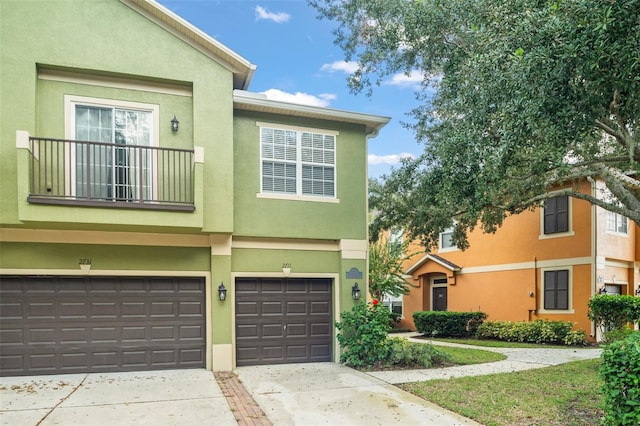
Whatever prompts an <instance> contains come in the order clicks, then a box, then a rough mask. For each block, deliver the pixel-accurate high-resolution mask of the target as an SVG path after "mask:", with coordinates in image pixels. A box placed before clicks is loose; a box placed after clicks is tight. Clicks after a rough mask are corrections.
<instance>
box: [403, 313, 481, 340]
mask: <svg viewBox="0 0 640 426" xmlns="http://www.w3.org/2000/svg"><path fill="white" fill-rule="evenodd" d="M485 319H487V314H485V313H484V312H447V311H420V312H414V313H413V322H414V324H415V325H416V330H417V331H418V332H420V333H422V334H424V335H425V336H433V337H471V336H473V335H475V334H476V330H477V329H478V326H479V325H480V324H482V321H484V320H485Z"/></svg>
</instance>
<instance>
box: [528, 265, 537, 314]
mask: <svg viewBox="0 0 640 426" xmlns="http://www.w3.org/2000/svg"><path fill="white" fill-rule="evenodd" d="M530 296H532V297H533V303H534V308H533V309H529V322H531V321H532V320H533V317H532V314H536V315H537V314H538V258H537V257H536V256H533V293H531V294H530Z"/></svg>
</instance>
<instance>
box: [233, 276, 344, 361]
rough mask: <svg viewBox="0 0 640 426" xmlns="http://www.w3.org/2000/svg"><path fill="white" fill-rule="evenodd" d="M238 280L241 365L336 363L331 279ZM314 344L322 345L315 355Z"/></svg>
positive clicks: (237, 315) (237, 331) (239, 353)
mask: <svg viewBox="0 0 640 426" xmlns="http://www.w3.org/2000/svg"><path fill="white" fill-rule="evenodd" d="M276 282H277V283H276ZM235 284H236V362H237V365H239V366H241V365H255V364H271V363H287V362H315V361H331V357H332V352H331V347H332V339H333V334H332V321H333V320H332V311H331V297H332V296H331V294H332V293H331V287H332V281H331V280H329V279H304V278H295V279H272V278H269V279H260V278H238V279H236V283H235ZM312 288H315V293H313V292H312V291H311V289H312ZM276 289H280V292H277V291H276ZM314 304H315V305H316V306H315V307H314ZM249 306H251V307H253V306H256V307H257V309H249V308H248V307H249ZM276 306H278V307H281V309H277V308H276ZM314 310H315V312H313V311H314ZM250 311H251V314H248V312H250ZM314 346H317V347H319V348H322V350H315V355H314V352H313V351H312V347H314Z"/></svg>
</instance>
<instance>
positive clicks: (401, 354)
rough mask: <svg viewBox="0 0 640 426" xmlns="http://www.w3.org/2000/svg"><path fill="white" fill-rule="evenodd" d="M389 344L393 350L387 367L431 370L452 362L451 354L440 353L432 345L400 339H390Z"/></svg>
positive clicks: (387, 361)
mask: <svg viewBox="0 0 640 426" xmlns="http://www.w3.org/2000/svg"><path fill="white" fill-rule="evenodd" d="M389 343H390V348H391V350H390V354H389V357H388V358H387V360H386V365H387V366H400V367H408V368H420V367H421V368H430V367H433V366H434V365H440V364H443V363H445V362H451V356H450V355H449V354H446V353H443V352H440V351H439V350H437V349H436V348H434V347H433V346H432V345H428V344H424V343H414V342H409V341H408V340H407V339H402V338H400V337H393V338H390V339H389Z"/></svg>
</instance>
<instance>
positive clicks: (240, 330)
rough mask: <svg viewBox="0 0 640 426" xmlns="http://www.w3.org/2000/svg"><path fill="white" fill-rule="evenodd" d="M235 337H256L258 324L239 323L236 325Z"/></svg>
mask: <svg viewBox="0 0 640 426" xmlns="http://www.w3.org/2000/svg"><path fill="white" fill-rule="evenodd" d="M236 337H237V338H238V339H243V338H251V337H254V338H257V337H258V325H257V324H247V325H239V326H238V327H236Z"/></svg>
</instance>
